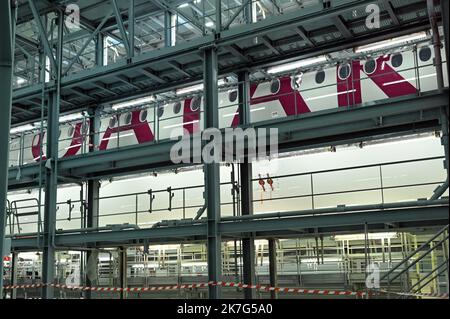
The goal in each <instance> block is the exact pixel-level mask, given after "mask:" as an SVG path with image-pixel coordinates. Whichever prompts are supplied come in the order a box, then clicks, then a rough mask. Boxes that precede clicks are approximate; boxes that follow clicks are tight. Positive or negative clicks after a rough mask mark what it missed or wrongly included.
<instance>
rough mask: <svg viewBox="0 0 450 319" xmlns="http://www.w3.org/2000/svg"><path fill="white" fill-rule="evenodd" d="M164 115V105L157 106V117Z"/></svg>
mask: <svg viewBox="0 0 450 319" xmlns="http://www.w3.org/2000/svg"><path fill="white" fill-rule="evenodd" d="M163 115H164V106H160V107H158V117H161V116H163Z"/></svg>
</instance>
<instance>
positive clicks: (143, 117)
mask: <svg viewBox="0 0 450 319" xmlns="http://www.w3.org/2000/svg"><path fill="white" fill-rule="evenodd" d="M147 115H148V112H147V110H142V111H141V113H140V114H139V121H141V122H145V121H146V120H147Z"/></svg>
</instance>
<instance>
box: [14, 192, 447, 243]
mask: <svg viewBox="0 0 450 319" xmlns="http://www.w3.org/2000/svg"><path fill="white" fill-rule="evenodd" d="M364 222H367V225H368V227H369V231H387V230H404V231H407V230H408V229H411V228H416V227H436V226H441V225H442V226H445V225H448V201H447V204H443V205H436V206H423V207H420V206H417V207H415V206H411V207H404V208H398V209H371V210H366V211H356V212H341V211H340V210H339V208H336V209H335V211H334V212H332V213H329V214H316V215H313V214H307V215H304V216H303V215H301V214H300V213H299V215H298V216H297V217H295V216H290V217H283V216H280V217H278V218H271V219H259V220H258V219H256V220H241V221H228V220H227V221H222V222H220V223H219V232H220V235H221V237H222V238H223V239H224V240H230V239H236V238H242V237H244V236H248V235H247V233H248V232H255V233H256V238H261V239H267V238H282V237H292V236H296V237H299V236H300V237H302V236H311V235H314V236H317V234H330V233H342V232H344V233H360V232H361V227H362V225H363V224H364ZM206 229H207V223H206V221H198V222H197V223H194V224H187V225H179V226H171V227H160V228H150V229H136V230H113V231H81V232H80V231H76V230H74V231H73V233H67V234H66V233H57V234H56V237H55V244H56V245H57V246H62V247H74V248H75V247H80V245H83V246H84V245H88V244H95V245H97V246H98V247H112V246H121V245H136V244H139V243H140V244H142V243H144V242H145V241H148V240H149V239H151V240H152V242H155V243H160V244H164V243H170V242H177V243H180V242H183V241H186V242H200V241H201V242H203V241H204V240H205V238H206V237H207V236H206ZM280 230H281V231H284V233H282V232H280ZM35 244H36V238H35V237H29V238H28V237H24V238H12V249H13V250H15V251H21V250H33V246H35Z"/></svg>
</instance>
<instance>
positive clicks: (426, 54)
mask: <svg viewBox="0 0 450 319" xmlns="http://www.w3.org/2000/svg"><path fill="white" fill-rule="evenodd" d="M419 58H420V61H422V62H427V61H428V60H429V59H431V49H430V48H429V47H424V48H421V49H420V51H419Z"/></svg>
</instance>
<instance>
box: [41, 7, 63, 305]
mask: <svg viewBox="0 0 450 319" xmlns="http://www.w3.org/2000/svg"><path fill="white" fill-rule="evenodd" d="M57 23H58V48H57V67H56V70H55V72H56V90H54V91H51V92H50V93H49V97H48V113H47V152H46V154H47V163H46V165H45V206H44V248H43V260H42V280H43V282H44V283H53V281H54V273H55V243H54V238H55V229H56V210H57V208H56V206H57V205H56V203H57V193H58V140H59V107H60V99H61V67H62V50H63V35H64V33H63V30H64V29H63V27H64V14H63V12H62V11H60V13H59V16H58V19H57ZM42 298H44V299H50V298H53V288H52V287H50V286H44V287H43V288H42Z"/></svg>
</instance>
